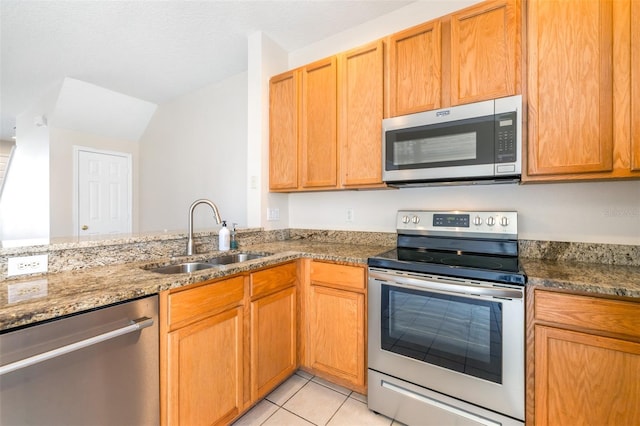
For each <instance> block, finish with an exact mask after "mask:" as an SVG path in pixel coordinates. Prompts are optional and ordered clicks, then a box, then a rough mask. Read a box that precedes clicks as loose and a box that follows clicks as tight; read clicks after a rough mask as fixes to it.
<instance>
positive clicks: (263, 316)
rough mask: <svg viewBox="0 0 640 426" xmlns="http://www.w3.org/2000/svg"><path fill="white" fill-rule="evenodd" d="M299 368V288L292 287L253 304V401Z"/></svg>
mask: <svg viewBox="0 0 640 426" xmlns="http://www.w3.org/2000/svg"><path fill="white" fill-rule="evenodd" d="M296 368H297V358H296V288H295V287H290V288H288V289H286V290H282V291H280V292H278V293H275V294H272V295H270V296H266V297H263V298H261V299H258V300H256V301H254V302H252V303H251V400H252V401H256V400H258V399H260V398H262V397H263V396H264V395H266V394H267V393H268V392H270V391H271V390H272V389H274V388H275V387H276V386H277V385H278V384H280V382H282V381H284V379H286V378H287V377H289V376H290V375H291V374H293V373H294V372H295V370H296Z"/></svg>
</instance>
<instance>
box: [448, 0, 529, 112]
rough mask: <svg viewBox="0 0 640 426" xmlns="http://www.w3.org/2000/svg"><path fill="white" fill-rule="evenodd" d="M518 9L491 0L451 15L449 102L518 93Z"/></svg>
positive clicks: (509, 0) (508, 0)
mask: <svg viewBox="0 0 640 426" xmlns="http://www.w3.org/2000/svg"><path fill="white" fill-rule="evenodd" d="M520 8H521V6H520V2H519V1H517V0H494V1H488V2H484V3H481V4H479V5H477V6H472V7H470V8H467V9H464V10H462V11H460V12H456V13H453V14H452V15H451V21H450V26H451V30H450V31H451V36H450V48H449V52H450V53H449V54H450V56H451V83H450V87H451V105H460V104H466V103H471V102H478V101H482V100H486V99H492V98H501V97H504V96H511V95H515V94H517V93H520V69H521V68H520V64H521V57H522V55H521V53H520V52H521V50H522V49H521V42H520V40H521V35H520V31H521V30H520V29H521V25H520V23H521V20H522V18H521V11H520ZM447 25H449V24H445V27H446V26H447ZM445 34H446V31H445Z"/></svg>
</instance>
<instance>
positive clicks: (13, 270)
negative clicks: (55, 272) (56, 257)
mask: <svg viewBox="0 0 640 426" xmlns="http://www.w3.org/2000/svg"><path fill="white" fill-rule="evenodd" d="M48 262H49V255H48V254H39V255H35V256H22V257H10V258H9V259H8V261H7V276H9V277H12V276H14V275H24V274H37V273H42V272H47V270H48V268H49V265H48Z"/></svg>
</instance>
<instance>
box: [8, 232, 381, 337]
mask: <svg viewBox="0 0 640 426" xmlns="http://www.w3.org/2000/svg"><path fill="white" fill-rule="evenodd" d="M389 249H390V247H387V246H379V245H358V244H334V243H325V242H322V243H321V242H313V241H304V240H290V241H277V242H271V243H263V244H256V245H251V246H246V247H243V248H242V250H239V251H242V252H253V253H266V254H269V255H268V256H266V257H262V258H259V259H255V260H250V261H246V262H242V263H236V264H231V265H221V266H216V267H214V268H210V269H205V270H200V271H195V272H192V273H184V274H171V275H167V274H158V273H155V272H151V271H148V270H145V269H144V268H149V267H155V266H163V265H167V264H170V263H180V262H191V261H199V260H205V259H207V258H209V257H212V256H217V255H221V254H224V253H221V252H211V253H208V254H199V255H194V256H184V257H179V258H177V257H176V258H164V259H160V260H158V261H142V262H131V263H124V264H115V265H109V266H98V267H93V268H88V269H84V270H74V271H67V272H59V273H55V274H47V275H44V276H40V277H31V278H25V279H14V280H6V281H0V331H2V330H7V329H10V328H14V327H19V326H24V325H28V324H33V323H36V322H40V321H45V320H50V319H53V318H56V317H60V316H64V315H69V314H74V313H78V312H82V311H86V310H89V309H93V308H96V307H101V306H106V305H110V304H112V303H118V302H122V301H126V300H130V299H135V298H138V297H143V296H148V295H153V294H157V293H159V292H160V291H163V290H168V289H172V288H179V287H182V286H186V285H189V284H194V283H198V282H202V281H206V280H209V279H214V278H221V277H225V276H230V275H234V274H238V273H242V272H247V271H251V270H254V269H259V268H262V267H267V266H271V265H275V264H278V263H282V262H286V261H288V260H293V259H298V258H301V257H309V258H313V259H319V260H330V261H336V262H346V263H352V264H362V265H366V263H367V258H369V257H371V256H374V255H376V254H378V253H381V252H384V251H386V250H389ZM232 252H233V251H232ZM9 286H11V288H12V293H13V294H15V293H16V291H18V290H19V289H21V291H22V293H24V292H29V293H40V292H41V293H42V294H41V295H38V296H37V297H33V298H30V299H28V300H23V301H18V302H15V303H9V300H8V297H9V296H8V294H9ZM35 288H38V289H40V290H38V291H35V290H34V289H35ZM42 289H44V290H42Z"/></svg>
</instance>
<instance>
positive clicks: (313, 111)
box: [269, 41, 384, 192]
mask: <svg viewBox="0 0 640 426" xmlns="http://www.w3.org/2000/svg"><path fill="white" fill-rule="evenodd" d="M383 60H384V57H383V45H382V42H381V41H377V42H375V43H371V44H369V45H366V46H362V47H360V48H357V49H353V50H350V51H348V52H344V53H341V54H340V55H337V56H332V57H330V58H327V59H323V60H321V61H317V62H314V63H312V64H309V65H306V66H304V67H301V68H299V69H296V70H293V71H289V72H287V73H284V74H280V75H278V76H275V77H273V78H272V79H271V84H270V120H269V122H270V146H269V158H270V164H269V188H270V189H271V191H282V192H293V191H313V190H331V189H334V190H335V189H342V188H371V187H375V186H384V184H383V183H382V165H381V162H382V154H381V149H382V147H381V142H380V137H381V136H380V135H381V131H382V127H381V126H382V111H383V92H384V90H383Z"/></svg>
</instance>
